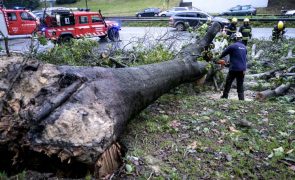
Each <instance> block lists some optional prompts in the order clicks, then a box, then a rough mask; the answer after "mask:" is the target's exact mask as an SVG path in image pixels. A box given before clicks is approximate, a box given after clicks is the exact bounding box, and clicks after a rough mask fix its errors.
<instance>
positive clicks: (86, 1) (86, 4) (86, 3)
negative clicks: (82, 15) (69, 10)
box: [85, 0, 88, 9]
mask: <svg viewBox="0 0 295 180" xmlns="http://www.w3.org/2000/svg"><path fill="white" fill-rule="evenodd" d="M85 2H86V9H88V2H87V0H85Z"/></svg>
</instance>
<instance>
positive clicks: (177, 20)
mask: <svg viewBox="0 0 295 180" xmlns="http://www.w3.org/2000/svg"><path fill="white" fill-rule="evenodd" d="M208 20H211V21H214V22H215V21H216V22H219V23H221V24H222V25H226V24H228V23H229V20H228V19H226V18H222V17H213V16H211V15H209V14H207V13H206V12H203V11H183V12H179V13H176V14H175V15H173V16H172V17H170V19H169V26H170V27H173V28H176V30H178V31H184V30H186V29H187V28H188V27H198V26H199V25H200V24H202V23H205V22H206V21H208Z"/></svg>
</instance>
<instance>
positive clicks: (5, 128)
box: [0, 23, 220, 170]
mask: <svg viewBox="0 0 295 180" xmlns="http://www.w3.org/2000/svg"><path fill="white" fill-rule="evenodd" d="M219 30H220V25H219V24H218V23H214V24H213V26H212V27H211V29H210V30H209V31H208V33H207V35H206V37H205V38H204V39H203V40H202V41H201V42H199V44H198V45H197V44H193V45H191V46H190V47H187V48H186V49H185V51H183V52H184V53H182V54H181V55H180V56H178V57H177V58H176V59H174V60H172V61H168V62H163V63H159V64H151V65H145V66H139V67H130V68H122V69H112V68H100V67H73V66H55V65H49V64H36V62H28V63H27V65H26V66H25V67H23V72H22V75H21V77H20V79H19V81H18V82H17V83H16V84H15V85H14V86H13V88H12V90H11V91H10V92H9V93H10V94H9V95H10V96H4V95H3V94H4V92H6V91H5V87H9V83H10V82H11V79H13V75H14V74H16V73H17V72H18V71H19V69H20V64H21V62H20V61H19V60H14V61H8V60H7V61H2V62H1V63H0V72H1V73H0V84H1V87H2V89H0V97H10V98H9V99H4V101H5V103H4V104H5V105H6V106H5V108H4V109H3V115H2V117H1V121H0V135H1V136H0V151H1V152H0V155H1V156H3V155H4V156H5V157H4V156H3V157H0V158H1V159H8V158H10V157H13V161H14V163H15V164H19V161H20V160H22V161H23V164H26V163H27V164H33V163H31V162H26V160H27V161H28V160H29V161H32V156H34V155H35V156H36V157H39V158H40V159H46V157H51V159H55V160H54V161H56V162H58V161H59V160H61V161H63V162H64V164H63V166H66V167H72V168H74V166H75V165H73V164H75V163H79V164H83V165H85V167H86V169H87V168H90V169H91V168H93V167H94V165H95V163H96V162H97V160H98V158H99V157H100V156H101V155H102V153H104V151H105V150H106V149H107V148H109V147H110V146H111V145H112V144H113V143H114V142H115V141H116V140H117V139H118V137H119V136H120V134H121V133H122V131H123V130H124V127H125V125H126V124H127V121H128V120H130V119H131V118H132V117H134V116H135V115H137V114H138V113H139V112H140V111H141V110H143V109H144V108H146V107H147V106H148V105H149V104H151V103H152V102H154V101H155V100H156V99H157V98H159V97H160V96H161V95H162V94H164V93H166V92H168V91H169V90H170V89H172V88H174V87H176V86H178V85H180V84H181V83H185V82H191V81H194V80H197V79H199V78H201V77H203V76H204V75H205V74H206V73H207V71H208V64H207V63H205V62H197V61H195V57H196V56H197V55H200V53H201V51H202V50H203V48H204V47H205V46H207V45H208V44H209V43H210V42H211V41H212V39H213V38H214V37H215V35H216V33H217V32H219ZM28 154H30V155H28ZM46 162H47V161H46V160H43V163H46ZM8 163H9V160H8ZM39 163H40V162H39ZM41 163H42V162H41ZM71 165H73V166H71ZM3 166H4V165H3ZM75 167H76V166H75ZM0 168H3V167H1V165H0ZM88 170H89V169H88Z"/></svg>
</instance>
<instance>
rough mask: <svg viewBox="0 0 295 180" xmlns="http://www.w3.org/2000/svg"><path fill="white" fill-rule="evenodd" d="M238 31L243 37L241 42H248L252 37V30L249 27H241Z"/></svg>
mask: <svg viewBox="0 0 295 180" xmlns="http://www.w3.org/2000/svg"><path fill="white" fill-rule="evenodd" d="M239 31H240V32H241V33H242V35H243V40H249V39H250V38H251V37H252V28H251V26H250V25H247V26H245V25H242V26H241V27H240V30H239Z"/></svg>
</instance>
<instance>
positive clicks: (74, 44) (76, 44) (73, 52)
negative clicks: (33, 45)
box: [37, 39, 98, 66]
mask: <svg viewBox="0 0 295 180" xmlns="http://www.w3.org/2000/svg"><path fill="white" fill-rule="evenodd" d="M97 46H98V42H97V41H94V40H90V39H79V40H77V39H73V40H71V42H68V43H64V44H57V45H56V46H55V47H54V48H52V49H49V50H48V51H45V52H42V53H39V54H38V55H37V58H38V59H40V60H42V61H44V62H47V63H52V64H57V65H74V66H91V65H95V63H96V61H95V57H96V56H95V55H94V52H93V49H94V48H95V47H97Z"/></svg>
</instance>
